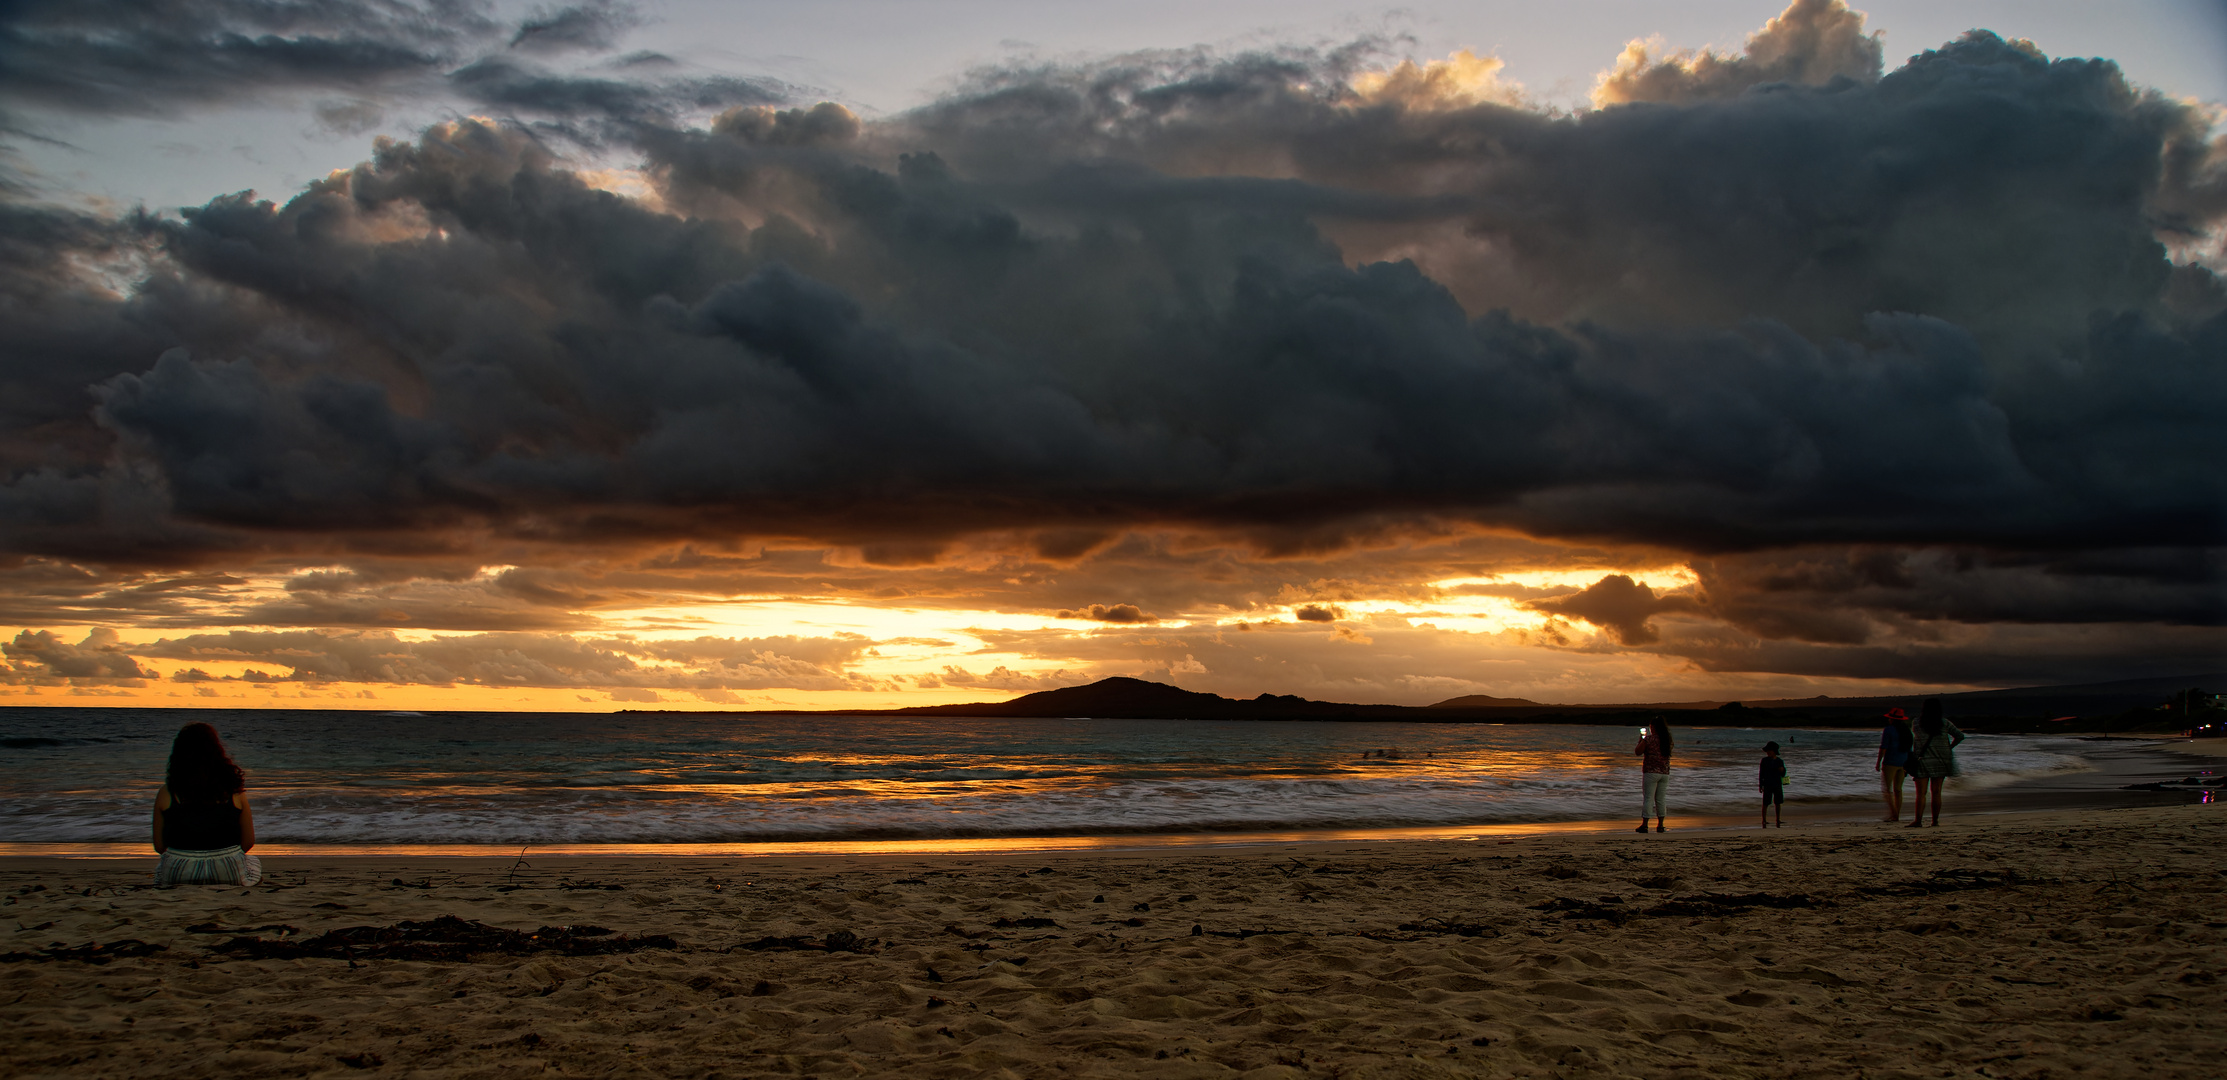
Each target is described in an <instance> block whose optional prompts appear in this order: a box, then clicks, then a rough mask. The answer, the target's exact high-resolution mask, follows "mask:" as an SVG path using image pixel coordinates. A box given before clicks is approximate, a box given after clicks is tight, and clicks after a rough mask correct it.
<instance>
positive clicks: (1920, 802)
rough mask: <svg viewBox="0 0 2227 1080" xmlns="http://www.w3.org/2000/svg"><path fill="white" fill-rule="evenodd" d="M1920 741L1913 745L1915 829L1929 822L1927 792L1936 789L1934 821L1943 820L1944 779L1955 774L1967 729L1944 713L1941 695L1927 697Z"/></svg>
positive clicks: (1921, 711) (1920, 711)
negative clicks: (1942, 794)
mask: <svg viewBox="0 0 2227 1080" xmlns="http://www.w3.org/2000/svg"><path fill="white" fill-rule="evenodd" d="M1915 737H1916V745H1915V746H1912V747H1911V749H1910V778H1911V780H1912V781H1914V782H1913V783H1912V784H1911V785H1910V788H1911V791H1912V792H1913V793H1914V794H1913V801H1912V803H1911V806H1912V807H1914V810H1913V811H1912V813H1911V815H1910V824H1908V825H1905V826H1903V827H1904V828H1906V829H1915V828H1918V827H1919V826H1921V825H1924V824H1925V802H1926V792H1927V791H1928V790H1931V791H1932V793H1933V823H1934V824H1935V825H1939V824H1940V823H1941V781H1943V780H1946V779H1948V778H1949V777H1952V776H1955V775H1956V773H1957V769H1956V744H1958V743H1960V742H1963V741H1964V732H1963V731H1961V730H1959V729H1958V728H1957V726H1956V725H1955V724H1953V723H1951V722H1950V721H1949V719H1948V718H1947V717H1945V716H1942V715H1941V699H1940V698H1927V699H1925V704H1924V705H1923V706H1922V707H1920V708H1919V709H1918V730H1917V732H1916V736H1915Z"/></svg>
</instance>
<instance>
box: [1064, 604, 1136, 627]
mask: <svg viewBox="0 0 2227 1080" xmlns="http://www.w3.org/2000/svg"><path fill="white" fill-rule="evenodd" d="M1052 614H1053V615H1054V616H1055V617H1057V618H1061V619H1088V620H1090V621H1091V622H1103V623H1148V622H1159V621H1160V617H1159V616H1158V615H1154V614H1152V613H1150V612H1148V611H1145V610H1144V609H1142V608H1140V607H1138V606H1137V605H1135V604H1092V605H1090V606H1089V607H1084V608H1061V609H1060V610H1058V611H1055V612H1053V613H1052Z"/></svg>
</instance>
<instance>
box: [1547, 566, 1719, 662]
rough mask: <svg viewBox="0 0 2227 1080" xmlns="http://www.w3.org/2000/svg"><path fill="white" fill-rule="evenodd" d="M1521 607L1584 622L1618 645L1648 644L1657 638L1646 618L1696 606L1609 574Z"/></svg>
mask: <svg viewBox="0 0 2227 1080" xmlns="http://www.w3.org/2000/svg"><path fill="white" fill-rule="evenodd" d="M1525 606H1527V607H1529V608H1531V609H1532V610H1534V611H1544V612H1546V613H1548V614H1551V615H1569V616H1573V617H1576V618H1580V619H1584V620H1585V621H1586V622H1589V623H1592V624H1593V625H1595V626H1598V627H1601V628H1602V629H1605V630H1607V631H1609V632H1610V633H1612V634H1614V635H1616V640H1617V643H1618V644H1622V645H1650V644H1653V643H1654V642H1655V641H1656V640H1657V638H1658V636H1659V635H1657V633H1656V632H1655V628H1654V626H1653V625H1651V624H1650V623H1649V622H1648V620H1649V619H1652V618H1654V617H1655V616H1657V615H1660V614H1662V613H1664V612H1666V611H1693V610H1696V609H1698V608H1699V606H1700V605H1698V604H1696V603H1695V602H1694V599H1693V598H1692V597H1690V596H1681V595H1677V594H1666V595H1660V596H1658V595H1656V593H1655V590H1654V589H1652V588H1650V587H1648V586H1646V585H1642V584H1640V583H1639V582H1636V581H1633V580H1632V579H1631V576H1630V575H1628V574H1610V575H1608V576H1607V577H1604V578H1602V579H1601V580H1599V581H1596V582H1594V583H1593V584H1591V585H1588V586H1586V587H1585V588H1584V589H1583V590H1581V591H1579V592H1575V593H1572V594H1570V595H1568V596H1561V597H1555V598H1553V599H1548V600H1534V601H1532V602H1530V603H1529V604H1527V605H1525Z"/></svg>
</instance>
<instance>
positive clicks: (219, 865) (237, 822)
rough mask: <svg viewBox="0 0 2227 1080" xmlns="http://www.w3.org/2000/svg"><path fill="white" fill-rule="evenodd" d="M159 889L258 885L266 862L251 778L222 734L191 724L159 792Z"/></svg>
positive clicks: (181, 734)
mask: <svg viewBox="0 0 2227 1080" xmlns="http://www.w3.org/2000/svg"><path fill="white" fill-rule="evenodd" d="M154 844H155V852H156V853H157V854H159V855H161V856H162V861H161V862H160V863H158V864H156V866H155V884H157V885H160V886H164V887H168V886H171V885H253V884H255V883H256V882H258V881H260V880H262V878H263V862H262V860H261V859H259V858H257V857H256V856H253V855H250V854H248V851H249V850H250V849H252V848H254V847H255V813H254V811H252V810H251V809H249V807H248V802H247V774H246V773H244V772H242V771H240V767H239V765H238V764H236V763H234V762H233V760H232V755H231V754H230V753H228V752H227V751H226V750H225V749H224V740H223V739H221V738H218V737H217V729H216V728H214V727H211V726H209V725H208V724H201V723H194V724H187V725H186V726H185V727H183V728H180V729H179V730H178V736H177V738H175V739H173V740H171V743H170V768H169V771H168V773H167V774H166V775H165V776H164V778H163V784H162V786H161V787H159V788H157V789H155V820H154Z"/></svg>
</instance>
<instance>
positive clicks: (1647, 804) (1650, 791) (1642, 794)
mask: <svg viewBox="0 0 2227 1080" xmlns="http://www.w3.org/2000/svg"><path fill="white" fill-rule="evenodd" d="M1640 775H1641V776H1643V777H1645V778H1646V780H1645V781H1644V783H1643V784H1642V786H1641V787H1640V789H1639V816H1640V817H1642V818H1648V817H1653V818H1661V817H1662V816H1663V788H1664V787H1667V786H1668V785H1669V784H1670V774H1669V773H1659V772H1651V773H1641V774H1640ZM1650 808H1652V809H1650Z"/></svg>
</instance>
